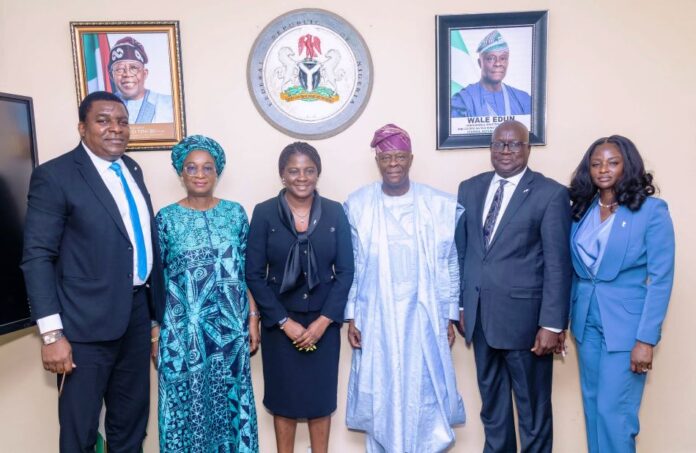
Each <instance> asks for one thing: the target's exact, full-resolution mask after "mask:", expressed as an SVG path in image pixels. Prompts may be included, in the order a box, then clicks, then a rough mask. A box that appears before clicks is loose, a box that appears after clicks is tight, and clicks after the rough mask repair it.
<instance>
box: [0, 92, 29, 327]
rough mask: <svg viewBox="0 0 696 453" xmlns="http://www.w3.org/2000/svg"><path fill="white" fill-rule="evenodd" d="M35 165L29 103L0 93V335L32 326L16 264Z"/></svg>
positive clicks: (26, 98)
mask: <svg viewBox="0 0 696 453" xmlns="http://www.w3.org/2000/svg"><path fill="white" fill-rule="evenodd" d="M35 165H36V133H35V130H34V107H33V104H32V100H31V98H30V97H26V96H18V95H14V94H6V93H0V334H5V333H9V332H12V331H15V330H19V329H23V328H25V327H28V326H30V325H31V324H32V322H31V318H30V313H29V304H28V303H27V294H26V289H25V287H24V277H23V276H22V271H21V270H20V268H19V264H20V261H21V259H22V238H23V235H24V216H25V214H26V209H27V193H28V191H29V179H30V178H31V172H32V170H33V169H34V166H35Z"/></svg>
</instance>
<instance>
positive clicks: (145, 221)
mask: <svg viewBox="0 0 696 453" xmlns="http://www.w3.org/2000/svg"><path fill="white" fill-rule="evenodd" d="M82 146H83V147H84V148H85V151H87V155H88V156H89V158H90V160H91V161H92V163H93V164H94V166H95V168H96V169H97V172H98V173H99V176H101V178H102V181H104V184H105V185H106V188H107V189H108V190H109V192H110V193H111V196H112V197H113V198H114V201H115V202H116V206H117V207H118V210H119V213H120V214H121V218H122V219H123V224H124V225H125V227H126V231H127V232H128V237H129V238H130V241H131V244H133V286H139V285H143V284H145V282H146V281H147V278H148V276H149V275H150V271H151V270H152V260H153V252H152V235H151V230H150V220H151V219H150V211H149V210H148V208H147V203H146V202H145V197H144V196H143V194H142V193H141V192H140V188H139V187H138V184H137V183H136V182H135V179H133V176H132V175H131V174H130V170H129V169H128V167H127V166H126V164H125V163H124V162H123V159H121V158H119V159H118V160H116V161H115V162H116V163H118V164H119V165H121V170H122V172H123V176H124V177H125V178H126V181H127V182H128V188H129V189H130V191H131V193H132V194H133V198H134V199H135V204H136V206H137V208H138V216H139V217H140V226H141V228H142V231H143V239H144V240H145V252H146V254H147V275H146V276H145V279H140V278H139V277H138V249H137V247H136V246H135V234H134V233H133V223H132V222H131V218H130V209H129V207H128V199H127V198H126V193H125V191H124V190H123V185H122V184H121V178H119V177H118V175H117V174H116V172H114V171H113V170H111V169H110V168H109V166H110V165H111V164H112V162H111V161H108V160H106V159H102V158H101V157H99V156H97V155H96V154H94V153H93V152H92V151H91V150H90V149H89V148H88V147H87V145H85V143H84V142H82ZM36 325H37V326H38V327H39V332H41V333H42V334H43V333H45V332H50V331H52V330H58V329H62V328H63V323H62V321H61V319H60V314H58V313H56V314H53V315H48V316H44V317H43V318H39V319H37V320H36Z"/></svg>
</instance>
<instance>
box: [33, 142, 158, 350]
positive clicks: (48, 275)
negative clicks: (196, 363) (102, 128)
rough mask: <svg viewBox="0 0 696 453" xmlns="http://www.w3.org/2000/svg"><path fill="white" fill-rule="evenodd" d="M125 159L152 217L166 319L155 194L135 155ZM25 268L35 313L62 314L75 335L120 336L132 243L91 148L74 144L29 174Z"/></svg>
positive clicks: (154, 289) (153, 307)
mask: <svg viewBox="0 0 696 453" xmlns="http://www.w3.org/2000/svg"><path fill="white" fill-rule="evenodd" d="M123 162H124V163H125V164H126V166H127V167H128V170H129V171H130V173H131V175H132V176H133V179H135V181H136V183H137V184H138V187H139V188H140V191H141V193H142V194H143V196H144V197H145V201H146V202H147V206H148V210H149V212H150V218H151V220H152V227H151V231H152V246H153V247H152V248H153V254H154V256H153V260H152V263H153V264H152V272H151V273H150V278H149V281H148V295H149V305H150V314H151V319H156V320H158V321H161V320H162V313H163V311H164V293H163V283H162V268H161V264H160V259H159V242H158V240H157V228H155V225H154V219H155V217H154V214H153V211H152V203H151V201H150V194H149V193H148V191H147V188H146V187H145V181H144V180H143V174H142V171H141V170H140V167H138V166H137V164H136V162H135V161H134V160H133V159H131V158H129V157H128V156H123ZM21 267H22V270H23V271H24V278H25V282H26V286H27V294H28V296H29V304H30V306H31V312H32V313H31V314H32V319H38V318H42V317H44V316H48V315H51V314H54V313H60V315H61V319H62V322H63V328H64V331H65V335H66V336H67V338H68V339H69V340H70V341H78V342H93V341H108V340H114V339H117V338H119V337H121V336H122V335H123V334H124V333H125V331H126V328H127V326H128V323H129V320H130V314H131V306H132V302H133V246H132V244H131V242H130V239H129V237H128V233H127V231H126V227H125V225H124V224H123V220H122V218H121V215H120V214H119V211H118V207H117V205H116V202H115V201H114V199H113V197H112V196H111V193H110V192H109V189H107V187H106V185H105V184H104V181H103V180H102V179H101V177H100V176H99V173H98V172H97V169H96V168H95V167H94V164H92V161H91V160H90V158H89V156H88V155H87V151H85V149H84V148H83V147H82V145H81V144H80V145H79V146H78V147H77V148H75V149H74V150H72V151H71V152H69V153H66V154H64V155H62V156H60V157H58V158H56V159H53V160H51V161H48V162H46V163H44V164H42V165H40V166H39V167H37V168H36V169H35V170H34V172H33V173H32V176H31V184H30V186H29V202H28V207H27V217H26V224H25V228H24V256H23V259H22V265H21Z"/></svg>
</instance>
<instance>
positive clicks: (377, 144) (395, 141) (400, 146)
mask: <svg viewBox="0 0 696 453" xmlns="http://www.w3.org/2000/svg"><path fill="white" fill-rule="evenodd" d="M370 146H371V147H372V148H375V151H376V152H378V153H381V152H384V151H396V150H398V151H408V152H411V137H409V135H408V132H406V131H405V130H403V129H401V128H400V127H399V126H397V125H396V124H392V123H389V124H386V125H384V126H382V127H380V128H379V129H377V130H376V131H375V135H374V137H372V142H371V143H370Z"/></svg>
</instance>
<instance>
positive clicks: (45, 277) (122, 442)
mask: <svg viewBox="0 0 696 453" xmlns="http://www.w3.org/2000/svg"><path fill="white" fill-rule="evenodd" d="M79 119H80V122H79V124H78V131H79V133H80V137H81V143H80V144H79V145H78V146H77V147H76V148H75V149H74V150H72V151H70V152H69V153H66V154H64V155H62V156H60V157H58V158H56V159H53V160H51V161H49V162H46V163H44V164H42V165H41V166H39V167H38V168H36V170H34V173H33V174H32V177H31V184H30V188H29V202H28V208H27V218H26V226H25V236H24V256H23V259H22V266H21V267H22V270H23V271H24V277H25V280H26V286H27V293H28V296H29V303H30V305H31V309H32V317H33V318H34V319H35V320H36V321H37V325H38V327H39V331H40V333H41V337H42V340H43V346H42V348H41V358H42V361H43V365H44V368H45V369H46V370H48V371H50V372H52V373H58V374H59V375H58V385H59V387H60V388H62V395H61V396H60V397H59V403H58V416H59V421H60V451H61V452H70V453H73V452H89V451H94V445H95V443H96V439H97V428H98V424H99V414H100V411H101V408H102V403H105V404H106V435H107V440H108V442H109V446H110V448H109V450H110V451H114V452H133V453H136V452H139V451H140V449H141V445H142V442H143V439H144V438H145V428H146V426H147V419H148V411H149V375H150V370H149V357H150V354H151V351H155V350H156V344H157V343H156V341H157V336H158V332H159V328H158V327H152V326H153V325H155V324H156V323H157V320H161V316H162V310H163V305H164V304H163V301H162V300H161V295H162V294H163V293H162V288H161V286H162V284H161V267H160V265H159V252H158V243H157V238H156V236H155V235H156V228H154V225H153V224H152V220H153V219H154V215H153V211H152V205H151V202H150V197H149V194H148V192H147V189H146V188H145V182H144V180H143V175H142V172H141V170H140V168H139V167H138V166H137V165H136V163H135V162H134V161H133V160H132V159H130V158H129V157H126V156H124V152H125V150H126V146H127V145H128V138H129V135H130V131H129V128H128V112H127V110H126V107H125V105H124V104H123V102H122V101H121V100H120V99H119V98H117V97H116V96H114V95H113V94H111V93H106V92H103V91H101V92H95V93H92V94H90V95H89V96H87V97H86V98H85V99H84V100H83V101H82V103H81V104H80V109H79ZM153 321H154V322H153ZM151 328H152V331H151ZM150 335H152V341H150ZM151 345H152V348H151ZM61 375H62V376H61ZM63 380H64V384H63V383H62V381H63Z"/></svg>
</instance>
